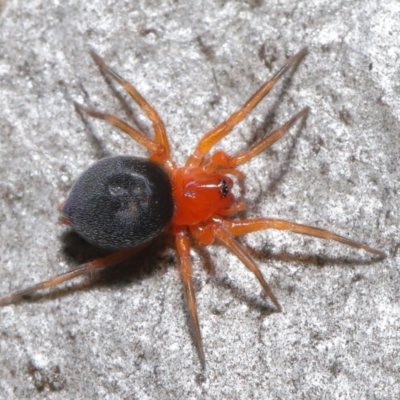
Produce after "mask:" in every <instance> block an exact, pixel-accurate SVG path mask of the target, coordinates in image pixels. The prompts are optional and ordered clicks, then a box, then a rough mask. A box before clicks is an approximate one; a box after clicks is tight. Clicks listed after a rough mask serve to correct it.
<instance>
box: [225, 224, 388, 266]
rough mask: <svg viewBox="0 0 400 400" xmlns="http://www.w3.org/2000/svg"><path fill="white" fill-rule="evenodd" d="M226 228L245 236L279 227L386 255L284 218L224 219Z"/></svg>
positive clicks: (380, 255) (361, 244) (235, 233)
mask: <svg viewBox="0 0 400 400" xmlns="http://www.w3.org/2000/svg"><path fill="white" fill-rule="evenodd" d="M224 226H225V227H226V229H227V230H228V231H229V232H230V233H231V234H232V235H234V236H243V235H246V234H248V233H251V232H256V231H262V230H266V229H278V230H282V231H289V232H294V233H300V234H302V235H308V236H313V237H317V238H321V239H326V240H334V241H336V242H340V243H343V244H346V245H348V246H352V247H355V248H357V249H362V250H365V251H368V252H369V253H372V254H375V255H377V256H378V257H380V258H384V257H385V253H383V252H382V251H379V250H376V249H374V248H372V247H369V246H367V245H365V244H363V243H359V242H355V241H354V240H350V239H347V238H345V237H343V236H340V235H337V234H336V233H333V232H330V231H327V230H325V229H320V228H314V227H312V226H308V225H302V224H296V223H294V222H290V221H285V220H283V219H272V218H257V219H244V220H237V221H224Z"/></svg>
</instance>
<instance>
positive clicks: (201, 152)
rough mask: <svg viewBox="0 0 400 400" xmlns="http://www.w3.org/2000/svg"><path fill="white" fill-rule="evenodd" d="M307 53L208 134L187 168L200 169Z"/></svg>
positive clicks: (292, 60)
mask: <svg viewBox="0 0 400 400" xmlns="http://www.w3.org/2000/svg"><path fill="white" fill-rule="evenodd" d="M306 53H307V50H306V49H303V50H301V51H300V52H299V53H297V54H296V55H295V56H293V57H292V58H290V59H289V60H288V62H287V63H286V65H285V66H284V67H283V68H282V69H281V70H280V71H279V72H278V73H277V74H276V75H275V76H274V77H273V78H272V79H270V80H269V81H267V82H265V83H264V85H262V86H261V88H260V89H258V90H257V92H256V93H254V95H253V96H252V97H251V98H250V99H249V100H248V101H247V102H246V103H245V105H244V106H243V107H242V108H241V109H240V110H238V111H236V112H235V113H233V114H232V115H231V116H230V117H229V118H228V119H227V120H226V121H224V122H223V123H222V124H220V125H218V126H217V127H216V128H214V129H213V130H212V131H210V132H209V133H207V134H206V135H205V136H204V137H203V139H201V140H200V142H199V144H198V145H197V147H196V149H195V151H194V153H193V154H192V155H191V156H190V157H189V158H188V161H187V162H186V166H187V167H198V166H199V165H200V164H201V162H202V160H203V158H204V157H205V156H206V155H207V154H208V152H209V151H210V150H211V148H212V147H213V146H214V145H215V144H217V143H218V142H219V141H220V140H221V139H223V138H224V137H225V136H226V135H228V134H229V133H230V132H231V131H232V129H233V128H234V127H235V126H236V125H237V124H238V123H239V122H241V121H243V120H244V119H245V118H246V117H247V115H249V114H250V112H251V111H252V110H253V109H254V107H256V106H257V104H258V103H259V102H260V101H261V100H262V99H263V98H264V97H265V96H266V95H267V94H268V93H269V92H270V91H271V89H272V88H273V87H274V86H275V84H276V83H277V82H278V80H279V79H280V78H281V77H282V75H283V74H284V73H285V72H286V71H287V70H288V69H289V68H290V67H292V66H293V65H296V64H297V63H298V62H300V60H301V59H302V58H303V57H304V56H305V54H306Z"/></svg>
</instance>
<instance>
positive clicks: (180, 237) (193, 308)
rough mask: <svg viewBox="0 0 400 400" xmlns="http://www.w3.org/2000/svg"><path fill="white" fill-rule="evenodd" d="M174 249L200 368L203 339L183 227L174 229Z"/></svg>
mask: <svg viewBox="0 0 400 400" xmlns="http://www.w3.org/2000/svg"><path fill="white" fill-rule="evenodd" d="M175 235H176V250H177V252H178V257H179V269H180V273H181V277H182V282H183V286H184V287H185V294H186V301H187V304H188V308H189V313H190V317H191V320H192V325H193V331H194V338H195V343H196V347H197V352H198V354H199V358H200V363H201V365H202V368H204V367H205V357H204V350H203V341H202V338H201V332H200V326H199V319H198V317H197V305H196V297H195V293H194V288H193V280H192V266H191V263H190V243H189V238H188V236H187V233H186V231H185V230H184V229H176V232H175Z"/></svg>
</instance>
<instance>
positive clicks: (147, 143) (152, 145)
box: [74, 103, 163, 153]
mask: <svg viewBox="0 0 400 400" xmlns="http://www.w3.org/2000/svg"><path fill="white" fill-rule="evenodd" d="M74 105H75V108H77V109H78V111H82V112H84V113H85V114H87V115H89V116H91V117H94V118H98V119H102V120H104V121H107V122H108V123H109V124H111V125H113V126H115V127H116V128H118V129H120V130H121V131H122V132H125V133H127V134H128V135H129V136H130V137H131V138H132V139H134V140H136V141H137V142H138V143H139V144H141V145H142V146H144V147H146V148H147V149H148V150H150V151H151V152H152V153H162V152H163V147H162V146H161V145H160V144H159V143H157V142H155V141H154V140H151V139H150V138H148V137H146V136H145V135H143V133H141V132H139V131H137V130H136V129H133V128H132V127H131V126H130V125H128V124H127V123H126V122H124V121H122V120H120V119H119V118H117V117H115V116H114V115H111V114H105V113H100V112H97V111H92V110H90V109H88V108H86V107H83V106H81V105H80V104H78V103H74Z"/></svg>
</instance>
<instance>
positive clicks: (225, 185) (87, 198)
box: [0, 49, 384, 366]
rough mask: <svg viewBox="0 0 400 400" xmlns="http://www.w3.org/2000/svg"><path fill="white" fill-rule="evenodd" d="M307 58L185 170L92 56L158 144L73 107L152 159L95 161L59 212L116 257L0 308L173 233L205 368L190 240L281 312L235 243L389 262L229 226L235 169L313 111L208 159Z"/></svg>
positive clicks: (203, 143) (246, 222)
mask: <svg viewBox="0 0 400 400" xmlns="http://www.w3.org/2000/svg"><path fill="white" fill-rule="evenodd" d="M305 54H306V50H305V49H304V50H302V51H300V52H299V53H298V54H296V55H295V56H293V57H292V58H290V59H289V60H288V62H287V63H286V65H285V66H284V67H283V68H282V69H281V70H280V71H279V72H278V73H277V74H276V75H275V76H274V77H273V78H272V79H271V80H269V81H268V82H266V83H264V85H263V86H262V87H261V88H260V89H259V90H258V91H257V92H256V93H255V94H254V95H253V96H252V97H251V98H250V99H249V100H248V101H247V102H246V103H245V105H244V106H243V107H242V108H241V109H240V110H239V111H237V112H235V113H234V114H233V115H232V116H231V117H230V118H228V119H227V120H226V121H225V122H223V123H222V124H220V125H219V126H217V127H216V128H215V129H213V130H212V131H211V132H209V133H207V134H206V135H205V136H204V137H203V139H201V140H200V142H199V144H198V145H197V147H196V149H195V150H194V152H193V154H192V155H190V157H189V158H188V160H187V162H186V164H185V165H184V166H183V167H178V166H177V165H176V164H175V162H174V161H173V160H172V158H171V149H170V145H169V142H168V137H167V134H166V131H165V127H164V124H163V122H162V120H161V118H160V117H159V115H158V114H157V112H156V111H155V110H154V109H153V107H151V106H150V104H148V103H147V102H146V100H144V98H143V97H142V96H141V95H140V94H139V93H138V92H137V90H136V89H135V88H134V87H133V86H132V85H131V84H130V83H128V82H127V81H125V80H124V79H123V78H121V77H120V76H119V75H118V74H117V73H115V72H114V71H113V70H112V69H110V68H109V67H108V66H107V65H106V64H105V63H104V62H103V60H102V59H101V58H100V57H99V56H98V55H96V54H95V53H92V57H93V59H94V61H95V62H96V63H97V64H98V66H99V67H100V69H101V71H102V72H103V73H104V74H108V75H109V76H111V77H112V78H114V79H115V80H116V81H117V82H118V83H119V84H121V85H122V86H123V87H124V89H125V90H126V91H127V93H129V95H130V96H131V97H132V98H133V99H134V100H135V101H136V102H137V103H138V104H139V106H140V107H141V108H142V110H143V111H144V112H145V113H146V115H147V116H148V118H149V119H150V121H151V122H152V124H153V128H154V132H155V138H154V139H150V138H148V137H146V136H145V135H143V134H142V133H140V132H139V131H137V130H135V129H134V128H132V127H131V126H129V125H128V124H126V123H125V122H123V121H122V120H120V119H119V118H117V117H115V116H113V115H110V114H104V113H99V112H96V111H92V110H89V109H87V108H85V107H83V106H81V105H78V104H76V107H77V108H78V109H79V110H80V111H83V112H84V113H86V114H87V115H90V116H92V117H95V118H99V119H102V120H105V121H107V122H109V123H110V124H111V125H114V126H115V127H117V128H119V129H120V130H122V131H123V132H125V133H127V134H128V135H130V136H131V137H132V138H133V139H134V140H136V141H137V142H139V143H140V144H142V145H143V146H144V147H145V148H147V149H148V150H149V151H150V153H151V154H150V157H149V158H148V159H144V158H139V157H129V156H115V157H109V158H105V159H102V160H100V161H98V162H97V163H96V164H94V165H93V166H92V167H91V168H89V169H88V170H87V171H86V172H84V173H83V174H82V176H81V177H80V178H79V179H78V181H77V182H76V183H75V185H74V186H73V188H72V190H71V193H70V195H69V197H68V199H67V201H66V202H65V203H64V205H63V207H62V221H63V222H64V223H66V224H69V225H71V226H72V227H73V228H74V229H75V230H76V232H77V233H78V234H79V235H81V236H82V237H83V238H84V239H86V240H87V241H88V242H90V243H92V244H94V245H96V246H99V247H102V248H108V249H113V250H116V252H115V253H114V254H111V255H109V256H107V257H105V258H101V259H97V260H94V261H91V262H88V263H86V264H83V265H81V266H80V267H78V268H77V269H75V270H72V271H68V272H65V273H63V274H60V275H57V276H55V277H53V278H51V279H49V280H47V281H45V282H42V283H39V284H37V285H35V286H32V287H29V288H27V289H24V290H21V291H19V292H16V293H14V294H11V295H9V296H7V297H4V298H2V299H0V306H5V305H7V304H10V303H14V302H16V301H17V300H20V299H21V298H22V297H24V296H26V295H28V294H30V293H33V292H35V291H37V290H41V289H46V288H49V287H52V286H55V285H58V284H60V283H62V282H65V281H67V280H69V279H72V278H75V277H77V276H80V275H83V274H88V273H90V272H92V271H95V270H99V269H102V268H106V267H109V266H112V265H115V264H117V263H120V262H121V261H123V260H125V259H128V258H129V257H131V256H132V255H133V254H134V253H135V252H136V251H137V250H138V248H141V247H143V245H145V244H146V243H148V242H149V241H151V240H152V239H154V238H155V237H156V236H158V235H159V234H160V233H161V232H163V231H165V230H167V229H169V230H170V231H171V232H172V234H173V235H174V236H175V243H176V250H177V253H178V258H179V269H180V273H181V276H182V281H183V285H184V287H185V293H186V299H187V303H188V308H189V312H190V316H191V320H192V323H193V328H194V336H195V343H196V346H197V351H198V354H199V358H200V361H201V363H202V365H203V366H204V362H205V361H204V360H205V358H204V350H203V345H202V339H201V334H200V328H199V322H198V318H197V307H196V299H195V293H194V289H193V282H192V268H191V262H190V237H193V238H194V239H195V240H196V241H197V243H199V244H200V245H203V246H208V245H211V244H213V243H214V242H215V241H218V242H220V243H222V244H224V245H225V246H226V247H227V248H229V249H230V250H231V251H232V252H233V253H234V254H235V255H236V256H237V257H238V258H239V259H240V260H241V261H242V262H243V264H244V265H245V266H246V267H247V268H248V269H249V270H250V271H251V272H253V274H254V275H255V276H256V278H257V279H258V281H259V282H260V284H261V286H262V287H263V289H264V290H265V292H266V294H267V295H268V297H269V298H270V299H271V301H272V303H273V304H274V305H275V307H276V308H277V310H278V311H280V310H281V306H280V304H279V302H278V300H277V299H276V297H275V296H274V294H273V293H272V291H271V289H270V287H269V286H268V284H267V282H266V281H265V279H264V277H263V275H262V273H261V271H260V270H259V268H258V267H257V265H256V264H255V263H254V261H253V260H252V258H251V256H250V254H249V253H248V251H247V250H246V248H245V247H244V246H243V245H242V244H241V243H240V242H238V241H237V240H236V239H235V237H236V236H242V235H246V234H247V233H251V232H255V231H260V230H264V229H280V230H286V231H291V232H295V233H301V234H304V235H309V236H314V237H318V238H322V239H328V240H336V241H338V242H341V243H344V244H347V245H350V246H353V247H356V248H359V249H363V250H365V251H368V252H370V253H373V254H375V255H377V256H379V257H384V254H383V253H382V252H381V251H378V250H375V249H373V248H371V247H369V246H366V245H364V244H361V243H358V242H355V241H352V240H349V239H346V238H344V237H342V236H339V235H336V234H335V233H332V232H329V231H326V230H323V229H319V228H314V227H310V226H306V225H301V224H296V223H293V222H289V221H285V220H281V219H270V218H257V219H232V218H231V217H232V215H234V214H236V213H238V212H239V211H243V210H245V209H246V205H245V204H244V203H243V202H237V201H236V200H235V198H234V196H233V194H232V187H233V181H232V179H231V178H229V175H230V176H232V177H234V178H236V179H239V180H242V179H244V175H243V174H242V173H241V172H240V171H238V170H237V167H239V166H240V165H242V164H245V163H247V162H249V161H250V160H251V159H253V158H254V157H256V156H257V155H258V154H260V153H261V152H262V151H264V150H265V149H267V148H268V147H269V146H271V145H272V144H273V143H275V142H276V141H277V140H278V139H280V138H281V137H282V136H283V135H284V134H285V133H286V132H287V131H288V129H289V128H290V127H291V126H292V125H293V124H294V123H295V122H296V121H297V120H298V119H300V118H302V117H304V116H306V114H307V112H308V109H307V108H305V109H303V110H302V111H300V112H299V113H297V114H296V115H295V116H294V117H292V118H291V119H290V120H289V121H288V122H286V124H285V125H283V126H282V127H281V128H279V129H277V130H275V131H274V132H272V133H271V134H270V135H269V136H267V137H265V138H263V139H262V140H260V141H259V142H258V143H255V144H254V145H252V146H251V147H250V148H249V149H247V150H245V151H243V152H241V153H239V154H236V155H234V156H230V155H228V154H227V153H225V152H224V151H217V152H215V153H213V154H211V155H210V151H211V149H212V148H213V146H215V145H216V144H217V143H218V142H219V141H220V140H221V139H223V138H224V137H225V136H227V135H228V134H229V133H230V132H231V131H232V129H233V128H234V127H235V126H236V125H237V124H238V123H240V122H241V121H243V120H244V118H246V116H247V115H248V114H249V113H250V112H251V111H252V110H253V108H254V107H255V106H256V105H257V104H258V103H259V102H260V101H261V100H262V99H263V98H264V96H265V95H266V94H267V93H269V91H270V90H271V89H272V88H273V87H274V85H275V83H276V82H277V81H278V80H279V79H280V78H281V76H282V75H283V74H284V73H285V72H286V71H287V70H288V69H289V68H290V67H292V66H293V65H296V64H297V63H298V62H299V61H300V60H301V59H302V58H303V57H304V55H305Z"/></svg>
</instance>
